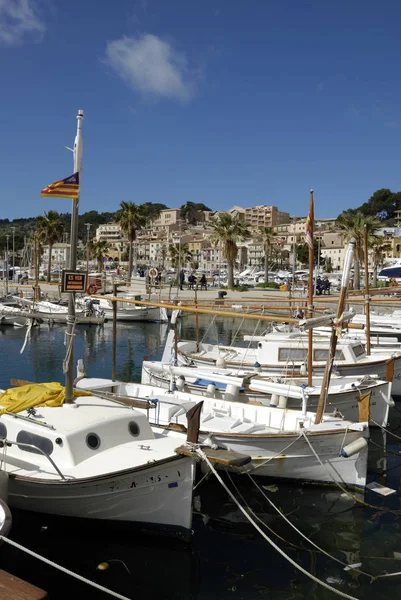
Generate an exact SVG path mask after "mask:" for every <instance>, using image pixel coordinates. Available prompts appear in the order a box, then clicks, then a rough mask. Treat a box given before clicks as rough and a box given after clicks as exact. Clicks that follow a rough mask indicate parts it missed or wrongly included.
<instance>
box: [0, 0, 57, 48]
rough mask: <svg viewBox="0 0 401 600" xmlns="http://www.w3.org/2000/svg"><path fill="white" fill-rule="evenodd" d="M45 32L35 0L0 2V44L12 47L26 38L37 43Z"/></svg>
mask: <svg viewBox="0 0 401 600" xmlns="http://www.w3.org/2000/svg"><path fill="white" fill-rule="evenodd" d="M45 30H46V26H45V24H44V23H43V22H42V21H41V20H40V18H39V16H38V13H37V8H36V4H35V0H0V44H3V45H6V46H13V45H15V44H20V43H22V42H24V41H25V40H26V38H27V37H28V38H30V39H33V40H36V41H37V40H38V39H41V38H42V36H43V34H44V32H45Z"/></svg>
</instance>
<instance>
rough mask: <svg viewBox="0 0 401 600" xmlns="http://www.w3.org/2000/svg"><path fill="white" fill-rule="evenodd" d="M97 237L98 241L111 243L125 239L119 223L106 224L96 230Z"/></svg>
mask: <svg viewBox="0 0 401 600" xmlns="http://www.w3.org/2000/svg"><path fill="white" fill-rule="evenodd" d="M95 237H96V240H98V241H100V240H102V241H106V242H109V243H111V242H116V241H120V240H121V239H123V237H124V234H123V230H122V229H121V227H120V225H118V224H117V223H105V224H104V225H99V226H98V227H97V228H96V234H95Z"/></svg>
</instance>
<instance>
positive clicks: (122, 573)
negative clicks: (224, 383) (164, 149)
mask: <svg viewBox="0 0 401 600" xmlns="http://www.w3.org/2000/svg"><path fill="white" fill-rule="evenodd" d="M167 328H168V325H166V324H157V323H119V324H118V338H117V369H116V371H117V378H118V379H121V380H124V381H139V380H140V374H141V368H142V360H143V359H144V357H148V358H149V359H155V360H157V359H160V357H161V354H162V351H163V344H164V342H165V338H166V333H167ZM254 329H255V325H254V324H253V323H241V319H233V320H231V319H223V318H218V319H216V320H214V321H213V322H212V323H211V322H210V319H209V318H207V317H206V316H202V315H201V316H199V331H200V337H201V338H202V337H204V338H205V339H207V340H208V341H217V340H218V341H219V342H221V343H223V344H225V343H231V342H232V341H233V339H234V338H235V339H236V340H240V339H241V336H242V335H243V334H244V333H246V334H251V333H253V331H254ZM64 332H65V327H63V326H59V325H55V326H53V327H48V326H44V325H42V326H41V327H40V328H39V327H38V328H33V329H32V330H31V332H30V334H29V339H28V340H27V344H26V347H25V350H24V352H23V353H22V354H20V350H21V348H22V346H23V344H24V341H25V336H26V329H17V328H13V327H0V388H3V389H4V388H7V387H9V385H10V378H18V379H24V380H27V381H63V380H64V375H63V371H62V362H63V358H64V354H65V346H64ZM258 333H260V332H258ZM181 336H182V338H184V339H193V338H194V337H195V319H194V318H193V317H185V318H184V319H183V320H182V324H181ZM111 345H112V327H111V324H110V323H108V324H106V325H105V326H104V327H78V328H77V331H76V338H75V354H74V360H75V362H76V361H77V360H78V359H79V358H82V359H83V360H84V365H85V369H86V372H87V375H88V376H98V377H102V376H103V377H110V376H111ZM400 413H401V407H400V408H399V407H398V406H397V405H396V407H395V408H394V409H392V414H391V423H390V426H389V429H390V430H392V431H393V432H394V433H395V434H396V435H397V436H400V438H399V439H398V438H397V437H393V436H391V435H389V434H387V435H386V434H383V432H381V431H375V432H373V434H372V439H371V442H370V445H369V453H370V460H369V464H370V467H369V480H370V481H377V482H379V483H382V484H384V485H386V486H388V487H390V488H392V489H395V490H396V493H395V494H393V495H391V496H389V497H385V498H383V497H381V496H379V495H377V494H375V493H373V492H371V491H367V493H366V494H365V501H366V502H368V503H370V504H372V505H374V507H375V508H369V507H367V506H365V505H363V504H362V503H359V502H358V500H359V499H361V498H363V496H358V495H357V496H356V500H353V499H352V498H350V497H349V496H347V495H345V494H344V493H343V492H342V491H341V490H339V489H337V488H333V487H331V486H327V487H323V486H319V487H312V486H308V485H302V486H301V485H294V484H290V483H283V482H281V481H280V482H274V481H271V480H266V479H264V480H259V481H258V484H259V485H260V489H257V488H256V487H255V486H254V484H253V482H252V480H251V479H250V478H248V477H246V476H237V477H232V476H231V477H230V476H228V475H225V476H224V481H225V483H226V484H227V485H228V486H229V487H230V489H231V490H232V491H233V493H234V495H235V497H236V498H237V499H238V500H239V502H240V503H241V505H242V506H245V507H247V509H248V512H249V514H251V516H252V518H253V519H255V520H256V522H257V523H258V525H259V526H261V527H262V528H263V531H264V532H265V534H266V535H267V536H268V538H269V539H271V540H272V541H273V542H274V543H275V544H277V545H278V546H279V547H280V548H281V549H282V550H283V551H284V552H285V553H286V554H287V555H288V556H289V557H290V558H292V559H293V560H294V561H295V562H296V563H297V564H299V565H301V566H302V567H303V568H304V569H306V570H307V571H308V572H309V573H311V574H313V576H315V577H317V578H318V579H320V580H322V581H325V582H327V583H329V584H330V585H331V586H333V587H335V588H337V589H338V590H341V592H343V593H345V594H348V595H349V596H352V597H355V598H363V599H364V600H365V599H368V600H370V599H374V600H380V599H383V600H384V599H386V600H387V599H388V600H390V599H391V600H393V599H394V598H396V597H397V592H398V590H399V586H400V585H401V576H399V577H388V578H382V579H378V580H377V581H374V582H371V579H370V578H369V577H367V576H366V575H361V574H359V573H356V572H354V571H352V570H351V571H349V570H344V565H343V564H341V563H346V564H355V563H362V566H361V569H362V570H363V571H364V572H366V573H369V574H372V575H378V574H384V573H385V572H387V573H392V572H397V571H401V519H400V517H401V502H400V498H401V492H400V476H401V425H400V423H401V418H400V417H401V414H400ZM267 498H269V499H270V500H271V501H272V502H273V503H274V504H275V505H276V506H277V507H278V508H279V510H280V511H282V512H283V513H284V514H285V515H286V516H287V517H288V519H289V520H290V522H291V523H292V524H293V525H294V526H295V527H296V528H297V529H298V530H299V531H301V532H302V533H303V534H304V535H305V536H306V537H307V538H308V539H310V540H313V542H314V543H315V544H316V545H317V546H319V547H320V548H322V549H324V551H325V552H327V553H328V554H330V555H332V556H333V557H335V558H336V559H337V560H339V561H341V563H340V562H335V561H334V560H333V559H331V558H330V557H328V556H326V555H325V554H323V553H322V552H320V551H319V550H317V549H316V547H312V546H311V545H310V544H309V543H308V541H307V539H305V538H302V537H301V536H300V535H299V533H297V532H296V531H295V530H294V529H293V528H291V527H290V525H289V524H288V523H286V522H285V521H284V520H283V519H282V517H281V516H280V515H279V514H278V513H277V512H276V511H275V510H274V508H273V507H272V506H271V505H270V503H269V502H268V499H267ZM387 509H391V511H393V512H389V511H388V510H387ZM194 511H195V513H194V523H193V531H194V533H193V538H192V542H191V544H189V545H187V546H184V545H183V544H182V543H181V542H178V541H174V540H171V539H160V538H156V537H150V536H144V535H139V534H138V533H136V532H135V531H134V530H131V529H130V527H127V526H124V527H121V525H120V526H119V525H114V524H103V523H99V522H98V523H95V522H89V521H85V522H84V521H74V520H70V519H63V518H54V517H49V516H46V515H38V514H28V513H23V512H20V511H13V528H12V530H11V534H10V537H11V538H13V539H14V540H16V541H18V542H19V543H21V544H23V545H25V546H26V547H28V548H30V549H31V550H34V551H36V552H38V553H39V554H42V555H43V556H46V557H48V558H50V559H52V560H54V561H55V562H58V563H59V564H61V565H63V566H65V567H67V568H69V569H71V570H72V571H74V572H76V573H79V574H80V575H83V576H84V577H87V578H88V579H91V580H92V581H95V582H97V583H99V584H101V585H104V586H105V587H107V588H110V589H112V590H114V591H116V592H118V593H119V594H122V595H124V596H126V597H128V598H135V599H141V600H147V599H151V598H152V599H153V598H160V599H168V600H170V599H171V600H173V599H174V600H212V599H213V600H214V599H217V598H218V599H219V600H226V599H230V600H235V599H238V600H239V599H241V600H256V599H265V598H266V599H269V600H290V599H291V600H295V599H298V598H299V599H301V598H308V599H309V598H311V599H332V598H335V597H336V596H335V595H334V594H333V592H331V591H329V590H327V589H324V588H322V587H321V586H320V585H318V584H317V583H315V582H313V581H311V580H310V579H308V578H307V577H306V576H305V575H303V574H301V573H300V572H299V571H297V570H296V569H295V567H294V566H293V565H291V564H290V563H289V562H287V561H286V559H285V558H284V557H283V556H281V555H280V554H279V553H278V552H277V550H275V549H274V548H272V547H271V546H270V545H269V543H268V542H267V541H266V540H264V539H262V537H261V535H260V534H259V533H258V532H257V531H256V530H255V529H254V528H253V527H252V526H251V525H250V523H249V522H248V521H247V520H246V518H245V516H244V515H243V514H242V513H241V512H240V510H239V509H238V508H237V506H236V505H235V503H234V502H233V501H232V500H231V499H230V498H229V496H228V495H227V493H226V491H225V490H223V488H222V487H221V486H220V484H219V483H218V482H217V480H215V478H214V477H213V476H210V477H209V478H208V479H206V480H204V481H202V482H201V483H200V484H199V486H198V487H197V488H196V490H195V492H194ZM397 511H399V513H397ZM0 556H1V568H2V569H5V570H6V571H9V572H10V573H12V574H14V575H17V576H19V577H22V578H23V579H26V580H27V581H29V582H31V583H33V584H35V585H38V586H39V587H42V588H43V589H45V590H47V591H48V593H49V598H50V599H51V600H53V599H64V598H72V597H73V596H74V595H75V596H76V597H77V598H85V599H95V598H99V599H102V598H107V595H106V594H104V593H102V592H100V591H97V590H95V589H92V588H90V587H88V586H87V585H86V584H84V583H81V582H78V581H76V580H74V579H73V578H72V577H70V576H68V575H64V574H61V573H59V572H57V571H55V570H54V569H53V568H52V567H49V566H46V565H44V564H42V563H41V562H39V561H38V560H37V559H34V558H32V557H29V556H28V555H26V554H24V553H23V552H21V551H20V550H17V549H15V548H12V547H10V546H7V545H4V544H3V545H2V546H1V548H0ZM101 563H105V565H103V566H104V567H105V568H103V569H99V568H98V566H99V565H100V564H101Z"/></svg>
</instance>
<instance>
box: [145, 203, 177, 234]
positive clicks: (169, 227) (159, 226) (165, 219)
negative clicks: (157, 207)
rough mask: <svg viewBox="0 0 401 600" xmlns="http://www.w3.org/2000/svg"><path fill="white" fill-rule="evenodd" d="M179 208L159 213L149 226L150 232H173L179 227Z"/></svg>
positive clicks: (167, 209)
mask: <svg viewBox="0 0 401 600" xmlns="http://www.w3.org/2000/svg"><path fill="white" fill-rule="evenodd" d="M180 215H181V209H180V208H166V209H164V210H161V211H160V214H159V216H158V217H157V219H154V220H153V221H152V224H151V229H152V231H163V230H164V231H166V232H167V233H170V231H175V230H177V229H179V226H180Z"/></svg>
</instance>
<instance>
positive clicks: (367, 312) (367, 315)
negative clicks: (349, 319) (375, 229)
mask: <svg viewBox="0 0 401 600" xmlns="http://www.w3.org/2000/svg"><path fill="white" fill-rule="evenodd" d="M364 246H365V248H364V250H365V318H366V354H367V355H368V356H369V355H370V298H369V266H368V228H367V227H366V225H365V231H364Z"/></svg>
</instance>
